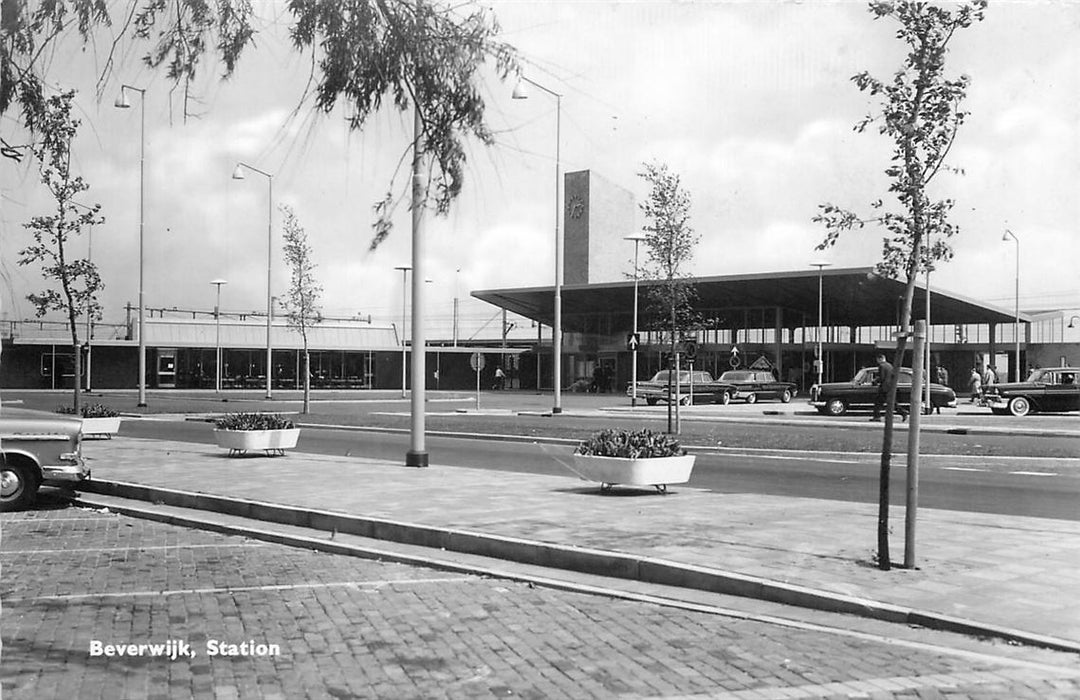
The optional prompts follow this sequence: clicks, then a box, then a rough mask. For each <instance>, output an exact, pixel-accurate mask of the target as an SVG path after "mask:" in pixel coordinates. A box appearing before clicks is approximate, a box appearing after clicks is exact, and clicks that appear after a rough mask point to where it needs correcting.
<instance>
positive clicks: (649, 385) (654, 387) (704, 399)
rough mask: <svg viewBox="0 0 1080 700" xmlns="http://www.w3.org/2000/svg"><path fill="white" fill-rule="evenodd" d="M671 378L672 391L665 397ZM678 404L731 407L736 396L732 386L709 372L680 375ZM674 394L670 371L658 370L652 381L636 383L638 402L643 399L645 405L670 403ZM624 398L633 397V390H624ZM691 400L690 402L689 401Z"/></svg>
mask: <svg viewBox="0 0 1080 700" xmlns="http://www.w3.org/2000/svg"><path fill="white" fill-rule="evenodd" d="M669 374H670V375H671V391H672V394H669V393H668V375H669ZM678 379H679V389H678V401H679V403H680V405H684V406H685V405H687V404H689V403H691V402H692V403H718V404H728V403H731V397H732V396H734V395H735V387H734V386H732V385H731V384H727V383H724V382H718V381H716V380H715V379H713V377H712V375H711V374H709V373H708V372H699V371H694V372H690V371H688V370H680V371H679V377H678ZM674 392H675V373H674V372H673V371H671V370H660V371H659V372H657V373H656V374H654V375H653V378H652V379H650V380H648V381H645V382H638V384H637V395H638V398H639V399H645V403H647V404H649V405H650V406H655V405H656V403H657V402H659V401H670V400H671V398H672V396H673V395H674ZM626 395H627V396H632V395H633V386H629V387H627V388H626ZM691 397H692V398H691Z"/></svg>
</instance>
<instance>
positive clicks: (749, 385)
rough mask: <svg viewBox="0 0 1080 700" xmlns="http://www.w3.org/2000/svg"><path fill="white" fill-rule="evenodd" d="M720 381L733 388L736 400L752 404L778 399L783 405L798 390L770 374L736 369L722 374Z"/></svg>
mask: <svg viewBox="0 0 1080 700" xmlns="http://www.w3.org/2000/svg"><path fill="white" fill-rule="evenodd" d="M720 381H721V382H725V383H727V384H731V385H733V386H734V387H735V396H734V398H736V399H743V400H744V401H746V403H754V402H755V401H757V400H758V399H780V401H782V402H783V403H787V402H789V401H791V397H793V396H795V394H796V393H797V392H798V390H797V389H796V388H795V384H794V383H793V382H782V381H780V380H778V379H777V378H776V377H774V376H773V373H772V372H768V371H761V370H753V369H737V370H731V371H730V372H724V373H723V374H721V375H720Z"/></svg>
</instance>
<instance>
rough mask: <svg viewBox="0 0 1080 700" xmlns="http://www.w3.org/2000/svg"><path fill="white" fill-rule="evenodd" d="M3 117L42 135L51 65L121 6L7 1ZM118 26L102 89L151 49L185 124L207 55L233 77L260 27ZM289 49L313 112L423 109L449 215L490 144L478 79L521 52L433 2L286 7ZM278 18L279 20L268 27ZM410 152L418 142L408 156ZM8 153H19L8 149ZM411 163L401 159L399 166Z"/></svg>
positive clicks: (215, 8) (163, 13) (484, 22)
mask: <svg viewBox="0 0 1080 700" xmlns="http://www.w3.org/2000/svg"><path fill="white" fill-rule="evenodd" d="M0 2H2V3H3V5H2V16H3V20H2V21H0V114H4V113H6V111H7V110H8V109H9V108H11V107H12V106H15V105H17V106H18V107H19V108H20V109H21V112H22V116H23V121H24V123H25V125H26V126H27V127H28V128H29V129H30V131H31V132H36V131H37V130H38V126H39V123H40V121H41V119H42V115H43V114H44V107H45V101H46V93H47V88H46V83H47V80H46V73H47V69H48V58H49V56H50V55H51V53H52V52H53V51H55V49H56V48H57V46H58V45H59V44H60V43H61V42H64V41H67V40H68V38H69V37H71V38H72V40H78V41H81V42H83V43H89V42H92V41H93V40H94V38H95V30H96V29H98V28H103V27H112V26H113V19H112V15H111V14H110V12H111V11H113V9H115V7H116V6H115V5H114V4H113V3H109V2H107V1H106V0H50V2H42V3H30V2H23V1H21V0H0ZM120 5H121V6H122V7H123V10H122V17H123V22H122V24H121V25H120V26H119V27H118V28H116V29H115V37H116V38H115V39H114V42H113V45H112V50H111V51H110V52H109V54H108V59H107V60H106V62H105V65H104V67H103V69H102V73H101V76H100V79H99V90H103V89H104V87H105V85H106V84H107V82H108V79H109V76H110V75H111V72H112V69H113V66H114V57H115V56H116V55H117V54H121V55H122V54H123V53H125V51H123V41H125V40H130V41H133V42H143V43H149V45H150V46H149V49H148V51H147V53H146V54H145V55H144V56H143V59H142V60H143V63H144V64H146V65H147V66H149V67H151V68H161V67H164V69H165V72H166V74H167V75H168V77H169V78H171V79H172V80H173V81H174V85H175V87H176V88H177V89H179V90H182V92H183V96H184V111H185V116H186V115H187V114H188V105H189V104H190V102H191V98H192V94H191V91H192V86H193V84H194V83H193V81H194V79H195V77H196V74H197V70H198V68H199V67H200V65H201V64H202V63H203V62H204V61H205V60H207V58H208V56H207V55H208V54H210V55H213V56H216V57H217V58H219V59H220V61H221V64H222V66H223V69H224V70H223V76H222V77H223V78H228V77H230V76H231V75H232V74H233V72H234V70H235V68H236V66H237V65H238V63H239V61H240V58H241V57H242V55H243V53H244V51H245V50H246V49H247V48H248V47H249V46H250V45H253V44H254V43H255V36H256V32H255V29H254V28H253V27H254V25H255V24H256V22H257V18H256V17H255V16H254V11H253V9H252V3H251V2H250V0H216V1H215V2H210V1H209V0H128V1H127V2H126V3H121V4H120ZM288 10H289V14H290V15H291V23H290V35H291V38H292V42H293V47H294V48H295V49H296V50H297V51H298V52H301V53H305V52H308V51H310V52H311V62H312V75H311V84H309V86H308V89H307V90H305V93H304V94H303V95H301V96H299V99H300V100H301V101H303V100H304V99H306V98H307V97H308V96H309V95H311V96H313V99H314V105H315V108H316V109H318V110H321V111H323V112H329V111H331V110H332V109H333V108H334V107H335V106H336V105H337V104H338V102H339V101H342V102H344V103H346V104H347V106H348V108H349V115H350V116H349V123H350V125H351V127H352V128H353V129H360V128H362V127H363V125H364V124H365V123H366V122H367V120H368V119H369V118H370V117H371V116H372V115H373V114H374V113H376V112H377V111H378V110H379V109H380V108H381V107H382V104H383V100H384V98H389V99H390V100H392V103H393V107H394V108H395V109H397V110H398V111H406V110H409V109H411V108H415V109H416V110H418V112H419V116H420V122H421V125H422V127H421V131H422V133H421V134H420V137H419V138H418V139H416V141H415V143H416V144H418V148H419V149H420V151H421V155H422V156H423V157H426V158H429V159H430V160H429V162H430V163H431V165H430V171H431V183H432V184H433V185H434V192H431V191H430V189H429V190H428V191H427V192H426V195H427V196H428V197H429V199H430V200H431V201H432V202H433V204H434V206H435V208H436V210H437V211H438V212H439V213H441V214H445V213H447V212H448V211H449V208H450V204H451V202H452V201H453V200H454V198H455V197H457V195H458V194H459V193H460V192H461V187H462V182H463V179H464V165H465V161H466V156H465V148H464V142H465V139H466V138H468V137H474V138H476V139H478V140H479V141H480V142H481V143H484V144H491V143H492V142H493V141H494V137H493V135H492V133H491V131H490V130H489V128H488V127H487V124H486V122H485V115H484V100H483V98H482V96H481V92H480V79H479V73H480V70H481V68H482V66H483V64H484V62H485V61H486V60H487V59H493V60H494V62H495V68H496V71H497V73H498V74H499V77H500V78H502V79H505V78H506V77H507V76H508V75H510V74H511V73H514V72H516V71H517V59H516V54H515V52H514V50H513V48H512V47H510V46H509V45H508V44H505V43H502V42H500V41H497V40H496V38H495V37H496V36H497V35H498V33H499V25H498V23H497V22H496V21H495V20H494V18H493V17H492V16H490V15H489V13H488V12H486V11H485V10H483V9H478V8H475V7H469V6H468V5H460V4H445V3H443V2H438V1H437V0H348V1H345V0H289V1H288ZM267 21H275V20H267ZM412 147H413V142H410V144H409V146H408V147H406V150H408V149H411V148H412ZM0 148H2V149H3V150H2V153H3V155H5V156H8V157H13V158H18V157H19V154H20V149H19V148H18V147H17V146H15V145H13V144H10V143H8V142H7V141H3V142H2V143H0ZM402 161H403V162H404V161H405V159H404V158H403V159H402ZM394 180H396V173H395V176H394V177H393V178H392V179H391V182H390V187H389V188H388V189H389V192H390V193H389V194H387V195H386V197H385V198H384V199H383V200H382V201H380V202H379V203H377V204H376V206H375V213H376V221H375V222H374V224H373V229H374V234H373V237H372V241H371V245H372V247H375V246H377V245H378V244H379V243H381V242H382V241H383V240H384V239H385V238H386V236H387V235H389V233H390V230H391V218H392V215H393V212H394V209H395V207H396V205H397V204H398V203H400V201H402V199H403V198H404V197H405V195H406V193H407V192H408V187H407V185H406V186H405V187H404V188H402V190H401V191H400V192H399V193H398V194H397V195H396V196H395V195H394V194H393V191H394V189H395V184H394Z"/></svg>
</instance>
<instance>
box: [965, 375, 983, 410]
mask: <svg viewBox="0 0 1080 700" xmlns="http://www.w3.org/2000/svg"><path fill="white" fill-rule="evenodd" d="M968 390H970V391H971V403H975V402H976V401H982V375H981V374H980V373H979V368H978V367H972V368H971V376H970V377H968Z"/></svg>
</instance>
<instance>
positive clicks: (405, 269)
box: [394, 265, 412, 398]
mask: <svg viewBox="0 0 1080 700" xmlns="http://www.w3.org/2000/svg"><path fill="white" fill-rule="evenodd" d="M394 269H395V270H401V398H405V396H406V393H405V364H406V361H407V356H406V350H405V324H406V323H408V311H407V308H408V305H407V302H408V299H409V283H408V277H409V270H411V269H412V266H411V265H398V266H397V267H395V268H394Z"/></svg>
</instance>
